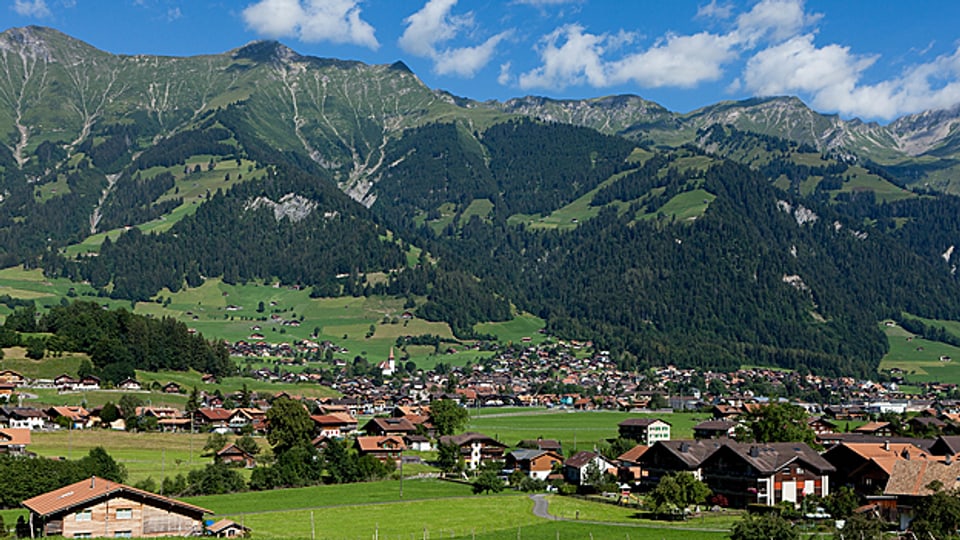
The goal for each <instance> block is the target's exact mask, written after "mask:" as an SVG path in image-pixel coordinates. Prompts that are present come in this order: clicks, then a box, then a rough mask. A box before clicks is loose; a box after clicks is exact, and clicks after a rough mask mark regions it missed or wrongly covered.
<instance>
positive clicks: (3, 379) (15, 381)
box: [0, 369, 27, 386]
mask: <svg viewBox="0 0 960 540" xmlns="http://www.w3.org/2000/svg"><path fill="white" fill-rule="evenodd" d="M26 383H27V380H26V379H25V378H24V377H23V375H21V374H19V373H17V372H16V371H13V370H11V369H4V370H0V384H12V385H13V386H23V385H24V384H26Z"/></svg>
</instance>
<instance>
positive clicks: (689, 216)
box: [636, 189, 717, 221]
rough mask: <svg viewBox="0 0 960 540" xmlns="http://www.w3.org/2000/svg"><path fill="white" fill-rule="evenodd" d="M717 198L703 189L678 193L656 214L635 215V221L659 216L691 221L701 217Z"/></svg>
mask: <svg viewBox="0 0 960 540" xmlns="http://www.w3.org/2000/svg"><path fill="white" fill-rule="evenodd" d="M716 198H717V196H716V195H714V194H712V193H710V192H709V191H707V190H704V189H695V190H692V191H685V192H683V193H678V194H677V195H675V196H674V197H673V198H671V199H670V200H669V201H667V202H666V203H665V204H664V205H663V206H661V207H660V208H658V209H657V211H656V212H653V213H649V214H644V213H637V217H636V219H652V218H655V217H657V216H659V215H660V214H663V215H665V216H667V217H672V218H674V219H676V220H678V221H692V220H695V219H697V218H699V217H701V216H702V215H703V214H704V212H706V211H707V208H708V207H709V206H710V203H711V202H713V200H714V199H716Z"/></svg>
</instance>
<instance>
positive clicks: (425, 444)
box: [403, 434, 436, 452]
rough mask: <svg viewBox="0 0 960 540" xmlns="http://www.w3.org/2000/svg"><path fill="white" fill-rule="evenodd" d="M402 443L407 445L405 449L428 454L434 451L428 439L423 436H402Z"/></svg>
mask: <svg viewBox="0 0 960 540" xmlns="http://www.w3.org/2000/svg"><path fill="white" fill-rule="evenodd" d="M403 442H404V443H405V444H406V445H407V448H409V449H411V450H416V451H418V452H430V451H432V450H436V448H434V447H433V444H432V443H431V442H430V437H427V436H425V435H416V434H413V435H404V437H403Z"/></svg>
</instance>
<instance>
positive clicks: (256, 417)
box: [227, 407, 267, 433]
mask: <svg viewBox="0 0 960 540" xmlns="http://www.w3.org/2000/svg"><path fill="white" fill-rule="evenodd" d="M266 419H267V413H266V412H265V411H261V410H260V409H255V408H250V407H244V408H239V409H234V410H233V411H231V413H230V416H229V417H228V418H227V427H229V428H230V429H232V430H233V431H234V432H236V433H239V432H241V431H243V430H244V429H247V428H249V429H251V430H253V431H262V430H263V429H264V428H265V422H266Z"/></svg>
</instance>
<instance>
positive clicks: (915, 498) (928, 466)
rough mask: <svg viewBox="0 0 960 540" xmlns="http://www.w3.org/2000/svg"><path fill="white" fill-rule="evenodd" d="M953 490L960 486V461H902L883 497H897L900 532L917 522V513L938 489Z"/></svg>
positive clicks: (892, 474)
mask: <svg viewBox="0 0 960 540" xmlns="http://www.w3.org/2000/svg"><path fill="white" fill-rule="evenodd" d="M935 487H936V488H937V489H941V490H946V491H951V490H953V489H956V488H957V487H960V461H953V460H950V462H949V463H947V462H940V461H929V460H923V459H921V460H901V461H897V462H896V463H894V465H893V469H892V470H891V471H890V478H889V479H888V480H887V485H886V486H885V487H884V490H883V494H884V495H886V496H888V497H895V498H896V515H895V516H894V517H895V518H896V519H897V520H898V521H899V522H900V530H901V531H905V530H907V528H908V527H909V526H910V522H911V521H913V516H914V513H913V510H914V508H915V507H916V506H917V504H918V503H920V502H921V501H922V500H923V499H924V498H925V497H929V496H930V495H933V493H934V492H935V491H936V489H934V488H935Z"/></svg>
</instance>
